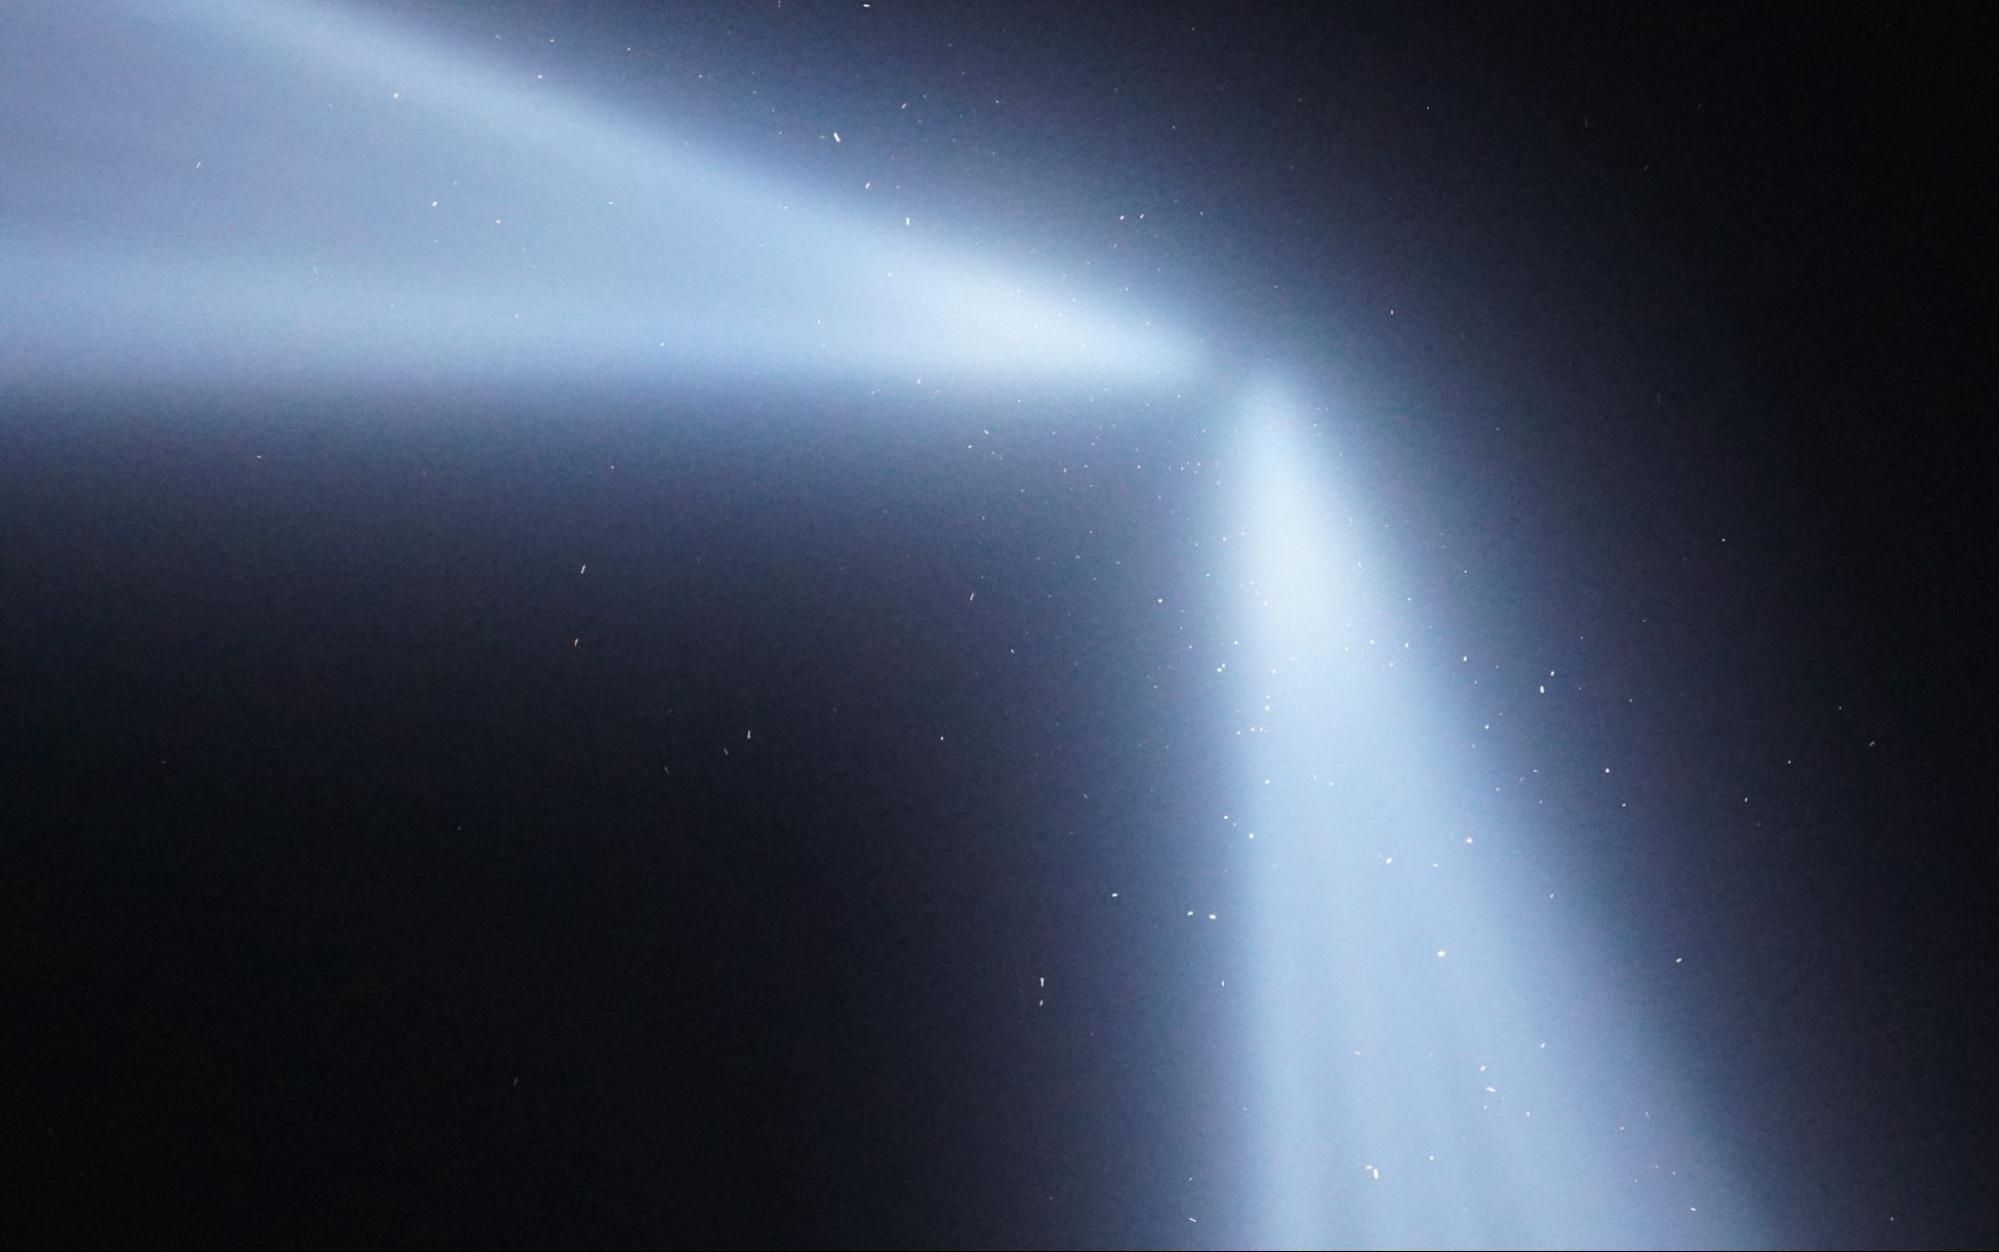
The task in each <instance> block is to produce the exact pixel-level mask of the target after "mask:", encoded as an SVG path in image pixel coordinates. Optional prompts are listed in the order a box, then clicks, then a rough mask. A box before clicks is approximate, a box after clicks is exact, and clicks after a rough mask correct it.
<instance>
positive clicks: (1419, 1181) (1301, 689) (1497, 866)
mask: <svg viewBox="0 0 1999 1252" xmlns="http://www.w3.org/2000/svg"><path fill="white" fill-rule="evenodd" d="M1242 438H1243V440H1244V446H1243V447H1242V448H1241V449H1240V451H1239V457H1238V463H1239V465H1240V467H1241V469H1242V471H1243V472H1242V474H1241V478H1240V482H1241V488H1242V495H1241V496H1240V498H1238V499H1237V500H1236V501H1235V503H1234V507H1235V509H1236V513H1235V524H1234V525H1233V526H1232V527H1231V530H1232V532H1233V533H1231V534H1230V536H1229V538H1230V545H1229V546H1230V549H1231V550H1232V551H1234V552H1235V554H1236V560H1237V561H1238V562H1239V565H1238V569H1237V573H1238V577H1239V583H1238V589H1239V592H1240V596H1241V601H1242V605H1243V612H1244V615H1245V618H1244V621H1243V623H1242V628H1241V635H1240V638H1239V639H1238V640H1236V641H1235V642H1236V644H1237V646H1236V647H1235V648H1233V649H1232V651H1231V655H1230V660H1229V662H1228V663H1227V664H1226V665H1225V667H1224V670H1225V672H1231V671H1232V672H1233V675H1234V681H1233V682H1232V683H1230V684H1229V687H1228V690H1229V692H1230V698H1231V699H1232V701H1233V702H1234V713H1235V714H1236V721H1237V727H1236V729H1237V731H1238V732H1239V738H1237V740H1236V741H1237V742H1239V743H1241V744H1243V745H1244V749H1243V760H1242V768H1243V770H1244V776H1243V778H1244V783H1243V785H1244V791H1245V792H1246V794H1245V795H1244V796H1243V797H1242V801H1241V803H1240V804H1238V805H1236V806H1233V809H1232V812H1231V813H1230V814H1229V820H1228V822H1227V823H1226V824H1225V827H1224V828H1225V829H1226V830H1227V831H1228V837H1230V838H1231V839H1235V840H1239V841H1240V847H1241V853H1242V855H1243V857H1244V858H1245V860H1246V862H1247V866H1246V868H1247V870H1248V875H1249V883H1250V886H1249V888H1248V890H1247V892H1246V896H1247V900H1248V902H1249V905H1250V907H1251V908H1252V910H1253V911H1254V914H1255V917H1254V919H1253V920H1252V938H1251V939H1250V940H1249V942H1250V943H1251V945H1252V948H1253V957H1254V960H1253V966H1254V977H1253V978H1252V979H1250V980H1249V981H1250V983H1251V988H1250V994H1251V995H1252V997H1253V1003H1254V1009H1253V1016H1252V1018H1251V1020H1252V1022H1253V1025H1252V1027H1251V1030H1252V1035H1251V1038H1250V1039H1249V1040H1248V1047H1249V1052H1250V1055H1251V1056H1252V1057H1253V1058H1254V1059H1253V1063H1254V1064H1255V1065H1256V1066H1257V1079H1256V1082H1255V1084H1254V1085H1255V1087H1256V1088H1257V1089H1258V1090H1259V1091H1260V1100H1261V1107H1260V1108H1258V1109H1255V1110H1253V1113H1254V1114H1255V1116H1254V1117H1253V1119H1252V1124H1253V1126H1254V1127H1255V1128H1256V1134H1255V1141H1256V1142H1257V1144H1258V1147H1257V1149H1256V1152H1255V1157H1254V1159H1253V1160H1251V1161H1249V1162H1248V1163H1247V1170H1248V1173H1249V1174H1250V1176H1251V1177H1252V1178H1253V1179H1254V1186H1255V1189H1256V1190H1257V1191H1258V1193H1259V1195H1258V1202H1257V1206H1256V1211H1257V1214H1258V1219H1257V1220H1258V1223H1259V1225H1258V1228H1257V1229H1256V1230H1255V1231H1254V1234H1253V1240H1254V1242H1255V1243H1257V1244H1259V1245H1261V1246H1270V1247H1307V1246H1356V1247H1358V1246H1365V1247H1585V1246H1587V1247H1694V1246H1741V1245H1744V1244H1746V1243H1753V1242H1754V1241H1755V1240H1754V1237H1753V1236H1752V1235H1750V1234H1749V1233H1748V1223H1747V1220H1746V1218H1745V1216H1744V1213H1743V1206H1742V1205H1741V1204H1740V1203H1739V1201H1737V1200H1736V1199H1735V1194H1736V1192H1737V1191H1739V1190H1740V1188H1739V1185H1738V1183H1737V1181H1736V1179H1735V1178H1734V1177H1733V1175H1732V1173H1731V1171H1730V1170H1729V1169H1728V1168H1727V1167H1726V1166H1725V1165H1724V1164H1723V1163H1722V1162H1721V1161H1720V1160H1719V1159H1718V1158H1717V1156H1716V1155H1715V1153H1714V1150H1713V1147H1712V1145H1711V1142H1710V1140H1711V1139H1712V1136H1711V1135H1710V1134H1708V1133H1705V1132H1704V1131H1703V1129H1702V1128H1700V1127H1698V1126H1695V1125H1693V1124H1691V1123H1690V1118H1691V1116H1692V1114H1691V1112H1690V1110H1691V1108H1692V1106H1693V1104H1694V1103H1695V1102H1693V1101H1689V1100H1687V1099H1685V1098H1683V1096H1682V1095H1681V1094H1680V1093H1679V1087H1678V1085H1677V1084H1675V1083H1674V1082H1673V1081H1671V1080H1670V1078H1668V1077H1666V1073H1667V1067H1665V1066H1663V1065H1662V1064H1661V1063H1660V1060H1659V1058H1656V1057H1653V1056H1651V1055H1649V1053H1648V1051H1647V1049H1646V1048H1645V1047H1643V1046H1641V1040H1642V1039H1643V1031H1644V1023H1643V1022H1642V1021H1640V1020H1636V1019H1635V1014H1634V1013H1633V1012H1632V1011H1631V1010H1630V1009H1629V1008H1628V1007H1627V1006H1626V1005H1625V1004H1624V1003H1623V1001H1622V999H1621V998H1620V996H1619V994H1618V991H1619V989H1618V988H1616V987H1615V986H1610V985H1606V979H1605V973H1604V970H1603V969H1602V968H1601V966H1602V965H1603V963H1602V962H1597V961H1593V960H1591V959H1589V957H1588V955H1587V954H1588V952H1589V951H1590V946H1589V945H1590V938H1589V935H1588V934H1587V932H1586V929H1584V928H1581V927H1578V926H1577V925H1575V924H1574V923H1573V922H1572V921H1571V920H1569V919H1567V918H1565V917H1564V916H1562V915H1561V913H1559V912H1558V911H1557V903H1556V902H1555V901H1553V900H1551V899H1550V898H1549V896H1550V892H1549V891H1548V890H1547V889H1546V887H1547V883H1546V880H1545V879H1544V878H1542V877H1540V876H1538V875H1537V874H1535V873H1534V871H1533V870H1532V868H1531V867H1532V855H1531V853H1532V849H1531V847H1529V846H1528V841H1527V839H1526V838H1525V837H1524V836H1523V835H1522V834H1521V832H1518V831H1515V830H1509V829H1506V828H1504V827H1503V826H1499V825H1495V823H1494V819H1492V818H1491V817H1490V816H1489V815H1490V814H1491V812H1492V808H1491V806H1489V805H1481V804H1479V803H1478V802H1477V801H1476V800H1475V799H1474V796H1475V793H1476V792H1477V791H1479V790H1480V788H1481V785H1482V784H1481V781H1480V779H1479V776H1478V772H1479V767H1477V766H1475V765H1473V764H1472V761H1474V760H1476V759H1477V757H1476V754H1475V753H1473V752H1472V751H1471V750H1470V738H1471V736H1470V734H1469V733H1468V731H1467V729H1466V727H1465V725H1464V723H1465V720H1466V718H1467V716H1468V714H1466V713H1463V712H1459V711H1454V710H1453V709H1451V708H1450V707H1449V704H1448V702H1445V701H1438V700H1433V699H1432V698H1430V696H1429V695H1428V694H1427V692H1428V690H1429V689H1431V688H1432V687H1434V686H1435V685H1436V684H1437V682H1438V675H1439V672H1440V669H1441V668H1442V665H1443V662H1444V658H1443V657H1441V656H1439V655H1437V653H1438V652H1440V651H1441V648H1440V647H1438V646H1436V645H1434V644H1433V643H1432V642H1431V637H1430V636H1429V634H1428V632H1426V631H1424V630H1423V629H1421V624H1420V623H1418V622H1416V621H1414V620H1412V618H1411V617H1410V613H1411V608H1410V605H1409V602H1408V597H1407V596H1406V595H1404V594H1402V593H1400V592H1399V591H1398V590H1397V589H1396V588H1395V587H1394V586H1393V584H1392V581H1391V580H1390V578H1389V576H1388V570H1387V568H1386V566H1385V565H1384V563H1383V561H1382V559H1381V557H1382V556H1383V555H1384V554H1380V553H1377V552H1376V551H1374V549H1375V548H1376V547H1377V546H1379V545H1378V544H1377V542H1375V540H1374V533H1378V532H1374V533H1371V532H1370V531H1369V529H1368V528H1367V527H1366V526H1365V525H1363V524H1362V522H1360V521H1359V520H1358V519H1359V518H1360V517H1361V516H1362V515H1363V507H1362V502H1361V501H1360V500H1358V499H1356V498H1355V496H1354V494H1353V487H1354V484H1351V483H1341V482H1340V481H1339V477H1338V474H1337V470H1338V468H1339V462H1338V458H1337V457H1336V456H1335V455H1334V454H1333V451H1332V449H1331V447H1330V441H1329V440H1328V439H1327V437H1326V436H1325V433H1324V431H1323V430H1322V429H1320V428H1318V427H1316V426H1315V425H1314V424H1313V423H1311V422H1309V421H1308V420H1306V419H1305V418H1304V417H1302V416H1301V415H1300V414H1299V413H1298V412H1297V411H1296V409H1295V407H1294V406H1292V405H1291V404H1290V403H1289V402H1287V401H1286V400H1285V399H1284V398H1283V397H1282V396H1281V395H1279V394H1278V393H1276V392H1275V391H1266V392H1264V393H1262V394H1260V395H1259V396H1258V397H1256V398H1254V399H1253V400H1252V401H1251V402H1250V403H1249V405H1248V407H1247V411H1246V414H1245V418H1244V422H1243V426H1242ZM1457 660H1458V658H1457V657H1455V656H1453V657H1450V658H1449V661H1450V662H1453V663H1454V662H1457ZM1484 790H1486V791H1488V792H1489V790H1490V787H1489V780H1487V784H1486V785H1484Z"/></svg>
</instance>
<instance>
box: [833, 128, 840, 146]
mask: <svg viewBox="0 0 1999 1252" xmlns="http://www.w3.org/2000/svg"><path fill="white" fill-rule="evenodd" d="M833 142H834V143H839V142H840V132H839V131H837V130H836V131H834V132H833Z"/></svg>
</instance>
